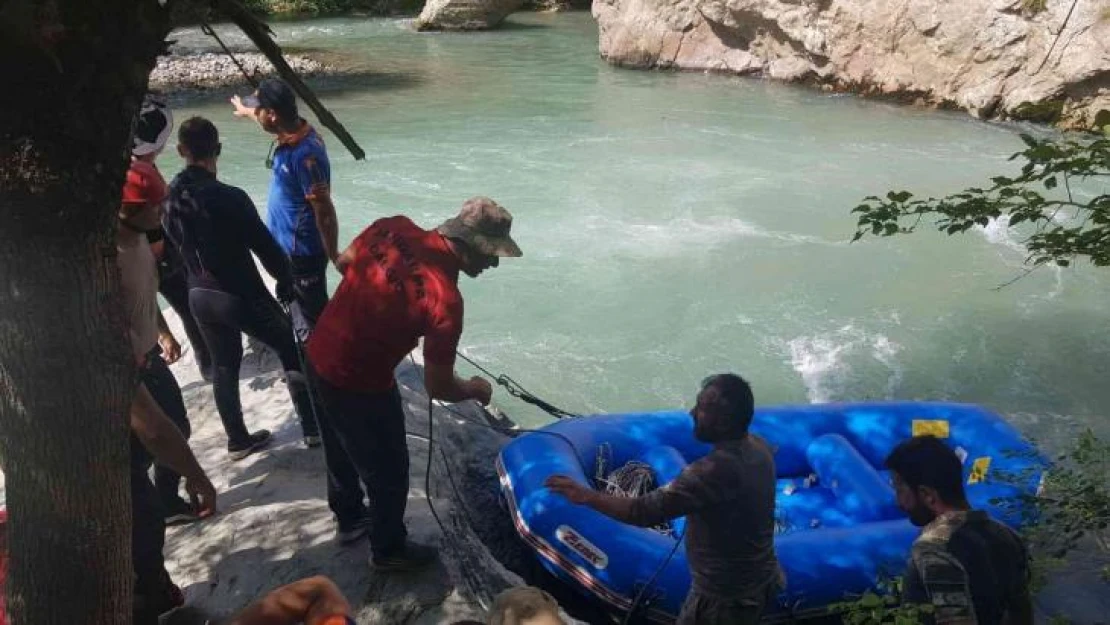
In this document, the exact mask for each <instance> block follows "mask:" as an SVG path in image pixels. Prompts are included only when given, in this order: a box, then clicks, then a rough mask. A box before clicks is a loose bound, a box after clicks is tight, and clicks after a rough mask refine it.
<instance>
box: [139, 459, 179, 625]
mask: <svg viewBox="0 0 1110 625" xmlns="http://www.w3.org/2000/svg"><path fill="white" fill-rule="evenodd" d="M131 444H132V446H133V447H134V446H135V445H139V442H138V441H137V440H135V438H134V437H132V441H131ZM135 459H136V455H135V454H134V453H133V454H132V464H131V565H132V570H133V571H134V575H135V576H134V579H135V589H134V590H135V594H134V603H133V612H134V622H135V625H154V624H155V623H157V622H158V615H159V614H162V613H164V612H167V611H169V610H170V609H172V608H173V607H174V606H173V603H174V599H173V594H174V587H173V582H172V581H170V575H169V573H167V572H166V561H165V559H164V557H163V556H162V548H163V547H164V546H165V543H166V521H165V512H164V509H163V508H162V504H161V502H160V501H159V500H158V493H157V491H155V489H154V485H153V484H151V483H150V477H149V476H148V475H147V468H148V467H149V464H147V463H143V462H141V461H140V462H138V463H136V462H135Z"/></svg>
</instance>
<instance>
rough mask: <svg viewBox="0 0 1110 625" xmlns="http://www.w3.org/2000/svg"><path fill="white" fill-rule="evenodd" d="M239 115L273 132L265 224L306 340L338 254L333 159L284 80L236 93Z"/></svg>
mask: <svg viewBox="0 0 1110 625" xmlns="http://www.w3.org/2000/svg"><path fill="white" fill-rule="evenodd" d="M231 103H232V105H234V107H235V114H236V115H238V116H240V117H250V118H253V119H254V120H255V121H257V122H258V124H259V125H260V126H262V129H263V130H265V131H266V132H268V133H270V134H272V135H274V136H275V137H274V143H273V146H271V148H270V149H271V151H272V157H270V158H267V159H266V164H267V166H268V167H269V168H270V169H271V170H272V172H273V176H272V177H271V178H270V195H269V198H268V199H267V201H266V222H267V226H268V227H269V229H270V232H271V233H272V234H273V235H274V238H275V239H276V240H277V242H278V245H280V246H281V248H282V250H284V251H285V254H286V255H287V256H288V257H289V261H290V265H291V269H292V272H293V294H294V300H293V302H291V306H290V309H291V310H290V312H292V315H293V324H294V326H295V327H296V328H297V334H298V335H300V337H301V339H302V340H306V339H307V338H308V334H309V333H310V332H311V330H312V328H313V327H314V326H315V325H316V319H317V318H319V316H320V313H321V312H323V310H324V305H326V304H327V303H328V280H327V269H328V264H329V263H331V264H334V263H335V261H336V259H337V258H338V256H339V252H340V250H339V249H338V237H339V229H338V222H337V220H336V216H335V206H334V205H333V204H332V201H331V163H330V161H329V160H328V151H327V148H326V147H325V146H324V140H323V138H321V137H320V135H319V134H318V133H317V132H316V130H315V129H314V128H313V127H312V125H311V124H309V123H308V122H307V121H305V120H304V119H303V118H302V117H301V116H300V114H299V113H298V111H297V97H296V95H295V94H294V93H293V90H292V89H291V88H290V87H289V85H287V84H285V83H284V82H282V81H281V80H277V79H270V80H264V81H262V82H261V83H260V84H259V85H258V89H257V90H256V91H255V92H254V93H253V94H252V95H250V96H247V97H245V98H239V96H234V97H232V98H231Z"/></svg>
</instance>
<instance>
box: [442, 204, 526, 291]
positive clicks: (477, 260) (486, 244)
mask: <svg viewBox="0 0 1110 625" xmlns="http://www.w3.org/2000/svg"><path fill="white" fill-rule="evenodd" d="M512 226H513V216H512V215H511V214H510V213H509V211H507V210H505V209H504V208H502V207H501V206H500V205H499V204H498V203H497V202H494V201H493V200H491V199H489V198H488V197H472V198H470V199H469V200H467V201H466V202H464V203H463V206H462V210H461V211H459V214H458V215H457V216H455V217H452V218H451V219H448V220H447V221H445V222H443V223H442V224H440V225H439V227H437V228H436V230H437V231H438V232H439V233H440V234H441V235H443V236H444V237H446V238H447V239H448V240H449V241H450V242H451V247H452V249H454V250H455V254H456V255H457V256H458V257H459V262H460V264H461V265H462V270H463V273H465V274H466V275H468V276H470V277H471V278H477V277H478V274H480V273H482V272H483V271H485V270H486V269H489V268H490V267H496V266H497V265H498V264H500V259H501V258H504V257H511V258H516V257H519V256H521V255H522V252H521V251H520V247H519V246H518V245H517V244H516V241H513V238H512V236H511V235H510V233H509V231H510V230H511V229H512Z"/></svg>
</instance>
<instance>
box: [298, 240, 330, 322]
mask: <svg viewBox="0 0 1110 625" xmlns="http://www.w3.org/2000/svg"><path fill="white" fill-rule="evenodd" d="M289 262H290V265H291V267H292V272H293V294H294V295H295V296H296V299H295V300H294V301H293V303H292V304H291V305H290V306H289V313H290V317H292V319H293V327H295V328H296V329H297V336H299V337H301V340H302V341H307V340H308V335H309V334H311V333H312V328H314V327H315V326H316V320H317V319H319V318H320V313H322V312H324V306H327V304H328V258H327V256H292V257H290V258H289Z"/></svg>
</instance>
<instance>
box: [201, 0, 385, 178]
mask: <svg viewBox="0 0 1110 625" xmlns="http://www.w3.org/2000/svg"><path fill="white" fill-rule="evenodd" d="M210 1H211V3H212V7H213V8H216V9H218V10H219V11H220V12H221V13H223V14H224V15H226V16H227V17H228V18H229V19H230V20H231V21H232V22H234V23H235V25H236V26H238V27H239V28H240V29H241V30H242V31H243V32H244V33H245V34H246V35H247V37H248V38H250V40H251V41H252V42H254V45H255V46H257V47H258V50H259V52H261V53H262V54H263V55H265V57H266V58H267V59H269V61H270V63H272V64H273V65H274V68H275V69H277V72H278V75H280V76H281V77H282V78H283V79H284V80H285V82H287V83H289V86H290V87H292V88H293V91H295V92H297V95H299V96H300V97H301V99H302V100H304V101H305V103H306V104H308V108H310V109H312V112H313V113H315V114H316V118H317V119H319V120H320V123H321V124H323V125H324V127H325V128H327V129H328V130H330V131H332V132H333V133H335V136H337V137H339V141H341V142H342V143H343V145H344V147H346V148H347V150H348V151H349V152H350V153H351V155H352V156H354V157H355V160H359V161H360V160H362V159H364V158H366V153H365V152H364V151H363V150H362V148H361V147H359V145H358V143H357V142H355V139H354V137H352V136H351V134H350V133H349V132H347V129H346V128H344V127H343V124H341V123H339V120H338V119H336V118H335V116H334V115H332V114H331V111H329V110H328V109H327V107H325V106H324V105H323V104H322V103H321V102H320V100H319V99H318V98H317V97H316V94H315V93H313V92H312V89H309V87H308V85H306V84H304V81H303V80H301V77H300V76H298V75H297V72H296V71H294V70H293V68H292V67H289V63H286V62H285V57H284V56H282V53H281V47H280V46H278V44H277V43H276V42H275V41H274V39H273V34H274V33H273V31H271V30H270V27H269V26H267V25H266V23H265V22H263V21H261V20H259V19H258V18H256V17H255V16H254V15H251V13H250V11H248V10H247V9H246V8H244V7H243V5H241V4H239V2H238V1H237V0H210Z"/></svg>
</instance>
